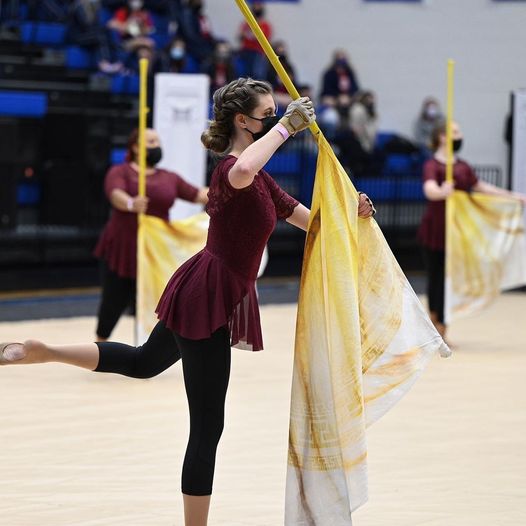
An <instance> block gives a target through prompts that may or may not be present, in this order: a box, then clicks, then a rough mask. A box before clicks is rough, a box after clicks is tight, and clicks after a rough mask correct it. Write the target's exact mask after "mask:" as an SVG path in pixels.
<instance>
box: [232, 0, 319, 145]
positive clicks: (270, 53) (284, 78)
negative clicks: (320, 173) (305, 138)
mask: <svg viewBox="0 0 526 526" xmlns="http://www.w3.org/2000/svg"><path fill="white" fill-rule="evenodd" d="M236 4H237V5H238V7H239V9H240V11H241V13H242V14H243V16H244V17H245V20H246V21H247V24H248V25H249V26H250V29H252V32H253V33H254V35H255V37H256V38H257V40H258V42H259V44H260V46H261V47H262V48H263V51H264V52H265V55H267V58H268V59H269V61H270V63H271V64H272V66H273V67H274V69H275V70H276V73H277V74H278V75H279V78H280V79H281V82H283V85H284V86H285V88H286V89H287V91H288V93H289V95H290V96H291V97H292V98H293V99H297V98H298V97H299V96H300V94H299V93H298V90H297V89H296V86H294V84H293V83H292V80H291V79H290V77H289V75H288V73H287V72H286V71H285V68H284V67H283V65H282V64H281V62H280V61H279V58H278V56H277V55H276V53H275V52H274V50H273V49H272V46H271V45H270V43H269V41H268V40H267V37H266V36H265V35H264V34H263V31H261V28H260V27H259V24H258V23H257V21H256V19H255V18H254V15H253V14H252V11H250V8H249V7H248V5H247V3H246V1H245V0H236ZM309 129H310V131H311V133H312V134H313V135H314V136H315V137H316V136H317V135H319V134H321V130H320V127H319V126H318V124H317V123H316V122H313V123H312V124H311V125H310V127H309Z"/></svg>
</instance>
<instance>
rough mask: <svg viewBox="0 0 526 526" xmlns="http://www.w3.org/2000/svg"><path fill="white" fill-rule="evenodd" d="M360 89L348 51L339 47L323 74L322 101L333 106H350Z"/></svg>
mask: <svg viewBox="0 0 526 526" xmlns="http://www.w3.org/2000/svg"><path fill="white" fill-rule="evenodd" d="M359 89H360V86H359V84H358V79H357V77H356V74H355V72H354V70H353V68H352V66H351V62H350V59H349V57H348V55H347V52H346V51H345V50H343V49H337V50H336V51H335V52H334V55H333V61H332V64H331V65H330V67H329V68H328V69H327V70H326V71H325V73H324V74H323V86H322V90H321V103H322V104H323V105H325V106H331V107H349V106H350V105H351V101H352V97H353V95H355V94H356V93H357V92H358V91H359Z"/></svg>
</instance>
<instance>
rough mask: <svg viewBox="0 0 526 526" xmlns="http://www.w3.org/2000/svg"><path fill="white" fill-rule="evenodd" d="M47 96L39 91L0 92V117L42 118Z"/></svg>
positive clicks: (45, 109) (45, 108) (45, 111)
mask: <svg viewBox="0 0 526 526" xmlns="http://www.w3.org/2000/svg"><path fill="white" fill-rule="evenodd" d="M46 113H47V94H46V93H43V92H40V91H0V115H10V116H16V117H43V116H44V115H45V114H46Z"/></svg>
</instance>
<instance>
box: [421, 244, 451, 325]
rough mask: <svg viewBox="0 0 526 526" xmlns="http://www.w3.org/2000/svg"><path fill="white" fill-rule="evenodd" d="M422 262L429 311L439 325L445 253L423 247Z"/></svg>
mask: <svg viewBox="0 0 526 526" xmlns="http://www.w3.org/2000/svg"><path fill="white" fill-rule="evenodd" d="M424 261H425V265H426V270H427V301H428V304H429V311H430V312H433V313H435V315H436V316H437V319H438V321H439V322H440V323H444V280H445V261H446V258H445V252H444V251H443V250H431V249H430V248H427V247H424Z"/></svg>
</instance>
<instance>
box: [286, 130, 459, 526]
mask: <svg viewBox="0 0 526 526" xmlns="http://www.w3.org/2000/svg"><path fill="white" fill-rule="evenodd" d="M318 146H319V154H318V165H317V171H316V180H315V187H314V196H313V203H312V211H311V218H310V224H309V229H308V233H307V241H306V247H305V255H304V261H303V270H302V277H301V288H300V299H299V305H298V320H297V327H296V345H295V356H294V373H293V385H292V401H291V416H290V434H289V455H288V470H287V495H286V516H285V524H286V525H287V526H292V525H298V526H299V525H302V526H303V525H305V526H307V525H309V526H310V525H315V526H329V525H330V526H343V525H349V524H351V511H354V510H356V508H358V507H359V506H360V505H361V504H363V503H364V502H365V501H366V500H367V446H366V440H365V429H366V427H367V426H368V425H369V424H371V423H372V422H374V421H375V420H377V419H378V418H379V417H380V416H382V415H383V414H384V413H385V412H386V411H388V410H389V409H390V408H391V407H392V406H393V405H394V404H395V403H396V402H397V401H398V400H399V399H400V398H401V397H402V396H403V395H404V394H405V393H406V392H407V391H408V390H409V388H410V387H411V385H412V384H413V383H414V382H415V381H416V379H417V378H418V376H419V375H420V373H421V372H422V370H423V369H424V367H425V365H426V364H427V363H428V361H429V360H430V359H431V357H432V356H433V354H434V353H435V352H436V351H441V353H442V354H444V355H447V354H448V353H449V349H448V348H447V347H446V346H445V344H444V342H443V340H442V338H441V337H440V336H439V335H438V333H437V332H436V330H435V328H434V327H433V325H432V324H431V322H430V320H429V318H428V316H427V314H426V312H425V311H424V309H423V307H422V304H421V303H420V301H419V300H418V298H417V296H416V295H415V293H414V292H413V290H412V288H411V286H410V285H409V283H408V281H407V279H406V278H405V276H404V274H403V272H402V270H401V269H400V267H399V265H398V263H397V262H396V260H395V258H394V256H393V254H392V253H391V251H390V249H389V246H388V245H387V242H386V241H385V239H384V237H383V235H382V233H381V231H380V229H379V228H378V226H377V224H376V222H375V221H374V220H373V219H360V218H358V210H357V206H358V202H357V194H356V190H355V189H354V187H353V185H352V183H351V182H350V180H349V177H348V176H347V174H346V173H345V171H344V170H343V168H342V167H341V165H340V163H339V161H338V160H337V159H336V157H335V155H334V153H333V151H332V149H331V147H330V146H329V144H328V143H327V141H326V140H325V138H324V137H323V136H322V135H321V134H320V135H319V136H318Z"/></svg>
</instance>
